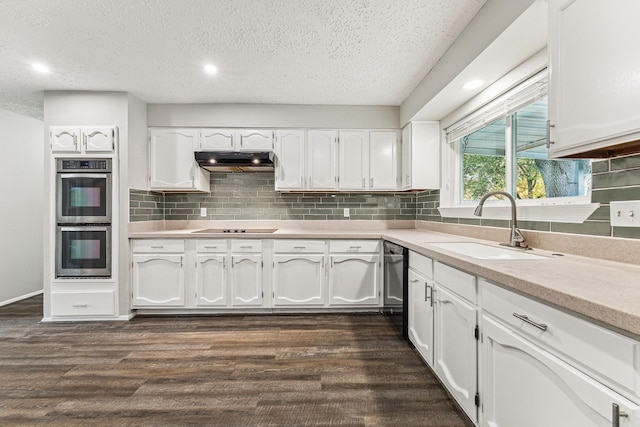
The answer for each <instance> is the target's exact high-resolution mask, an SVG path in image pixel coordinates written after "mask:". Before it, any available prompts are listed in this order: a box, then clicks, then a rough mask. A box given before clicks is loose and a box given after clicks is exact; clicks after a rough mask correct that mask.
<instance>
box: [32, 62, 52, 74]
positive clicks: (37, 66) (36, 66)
mask: <svg viewBox="0 0 640 427" xmlns="http://www.w3.org/2000/svg"><path fill="white" fill-rule="evenodd" d="M31 67H33V69H34V70H36V71H37V72H39V73H43V74H45V73H48V72H49V67H47V66H46V65H44V64H40V63H37V64H33V65H32V66H31Z"/></svg>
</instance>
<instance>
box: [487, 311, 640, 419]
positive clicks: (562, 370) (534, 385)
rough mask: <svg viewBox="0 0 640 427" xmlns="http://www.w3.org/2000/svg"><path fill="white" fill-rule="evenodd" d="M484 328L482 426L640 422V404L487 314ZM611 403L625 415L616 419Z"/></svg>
mask: <svg viewBox="0 0 640 427" xmlns="http://www.w3.org/2000/svg"><path fill="white" fill-rule="evenodd" d="M482 329H483V343H482V359H483V363H482V365H483V366H482V393H481V396H482V402H483V403H482V408H483V414H482V417H481V419H482V422H481V425H483V426H488V427H489V426H491V427H511V426H518V427H540V426H550V427H551V426H558V427H610V426H617V425H619V426H632V425H633V426H637V425H640V424H638V423H639V422H640V421H639V419H638V415H637V414H638V410H639V409H640V407H639V406H638V405H636V404H634V403H633V402H631V401H629V400H627V399H625V398H624V397H622V396H621V395H619V394H617V393H616V392H614V391H612V390H611V389H610V388H608V387H605V386H603V385H602V384H600V383H599V382H597V381H595V380H593V379H592V378H590V377H589V376H587V375H585V374H584V373H582V372H580V371H579V370H577V369H575V368H574V367H573V366H571V365H570V364H568V363H566V362H564V361H562V360H561V359H559V358H557V357H555V356H553V355H552V354H550V353H548V352H547V351H544V350H542V349H541V348H540V347H539V346H537V345H535V344H533V343H532V342H530V341H528V340H527V339H525V338H523V337H521V336H520V335H518V334H517V333H516V332H514V331H512V330H511V329H510V328H507V327H506V326H503V325H501V324H499V323H498V322H497V321H495V320H493V319H492V318H490V317H489V316H487V315H483V317H482ZM613 405H618V407H619V412H620V413H621V414H623V415H624V414H627V416H619V417H618V419H614V417H613V413H614V411H613ZM617 423H619V424H617Z"/></svg>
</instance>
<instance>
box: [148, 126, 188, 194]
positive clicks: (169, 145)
mask: <svg viewBox="0 0 640 427" xmlns="http://www.w3.org/2000/svg"><path fill="white" fill-rule="evenodd" d="M195 143H196V131H195V130H194V129H152V130H151V138H150V141H149V156H150V164H149V169H150V170H149V173H150V182H149V186H150V188H151V189H182V188H186V189H190V188H193V187H194V176H195V172H196V170H195V168H197V167H198V165H197V164H196V162H195V159H194V156H193V147H194V146H195Z"/></svg>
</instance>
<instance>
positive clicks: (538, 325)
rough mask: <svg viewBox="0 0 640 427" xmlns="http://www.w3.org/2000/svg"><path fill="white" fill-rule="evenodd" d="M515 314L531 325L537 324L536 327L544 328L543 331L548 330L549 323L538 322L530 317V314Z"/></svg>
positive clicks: (514, 314)
mask: <svg viewBox="0 0 640 427" xmlns="http://www.w3.org/2000/svg"><path fill="white" fill-rule="evenodd" d="M513 316H514V317H516V318H518V319H520V320H522V321H523V322H526V323H528V324H530V325H531V326H535V327H536V328H538V329H540V330H542V331H546V330H547V325H546V324H544V323H536V322H534V321H533V320H531V319H529V317H528V316H526V315H524V314H518V313H513Z"/></svg>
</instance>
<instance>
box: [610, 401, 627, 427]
mask: <svg viewBox="0 0 640 427" xmlns="http://www.w3.org/2000/svg"><path fill="white" fill-rule="evenodd" d="M628 416H629V414H627V413H626V412H622V411H620V405H618V404H617V403H612V404H611V427H620V417H628Z"/></svg>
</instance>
